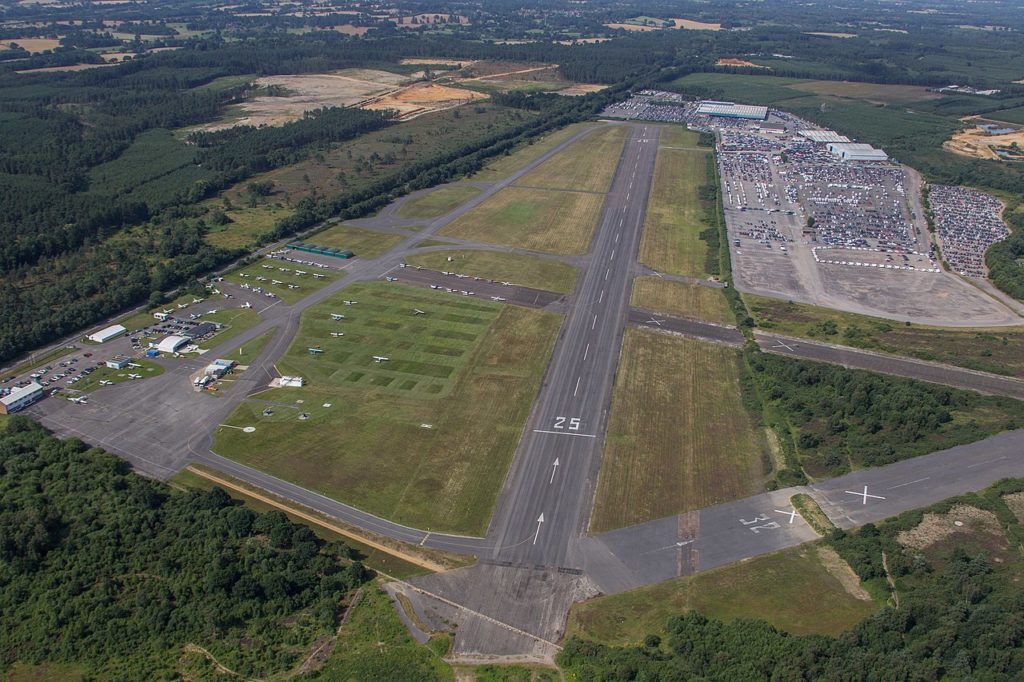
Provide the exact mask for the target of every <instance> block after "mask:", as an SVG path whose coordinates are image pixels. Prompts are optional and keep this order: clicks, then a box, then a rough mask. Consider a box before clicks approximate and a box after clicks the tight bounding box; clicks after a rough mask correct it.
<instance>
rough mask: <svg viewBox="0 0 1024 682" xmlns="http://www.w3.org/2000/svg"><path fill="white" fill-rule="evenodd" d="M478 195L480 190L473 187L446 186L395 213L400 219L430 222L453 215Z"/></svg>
mask: <svg viewBox="0 0 1024 682" xmlns="http://www.w3.org/2000/svg"><path fill="white" fill-rule="evenodd" d="M477 194H480V188H479V187H474V186H473V185H445V186H444V187H440V188H438V189H435V190H434V191H432V192H429V193H428V194H424V195H423V196H421V197H417V198H415V199H410V200H409V201H406V202H403V203H402V205H401V206H399V207H398V210H397V211H396V212H395V213H396V215H398V217H400V218H407V219H409V220H429V219H432V218H438V217H440V216H443V215H447V214H448V213H451V212H452V211H454V210H455V209H456V208H458V207H459V206H461V205H462V204H464V203H466V202H467V201H469V200H470V199H472V198H473V197H475V196H476V195H477Z"/></svg>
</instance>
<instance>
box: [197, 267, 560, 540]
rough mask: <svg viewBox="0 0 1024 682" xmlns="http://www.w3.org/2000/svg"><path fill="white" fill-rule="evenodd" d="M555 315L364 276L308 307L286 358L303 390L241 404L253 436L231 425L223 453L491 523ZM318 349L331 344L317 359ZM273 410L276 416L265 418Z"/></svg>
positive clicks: (380, 508) (433, 521)
mask: <svg viewBox="0 0 1024 682" xmlns="http://www.w3.org/2000/svg"><path fill="white" fill-rule="evenodd" d="M342 299H348V300H356V301H358V303H357V304H355V305H351V306H346V305H344V304H343V302H342ZM414 308H419V309H421V310H424V311H425V312H426V314H425V315H415V314H413V309H414ZM335 312H337V313H340V314H344V315H346V319H344V320H341V321H334V320H332V319H331V313H335ZM559 323H560V318H559V317H558V316H556V315H553V314H551V313H545V312H539V311H534V310H526V309H523V308H517V307H513V306H501V305H499V304H496V303H490V302H485V301H478V300H474V299H467V298H464V297H454V296H450V295H447V294H443V293H438V292H433V291H430V290H420V289H412V288H407V287H403V286H399V285H387V284H382V283H367V284H358V285H354V286H352V287H349V288H347V289H345V291H344V292H343V295H342V294H339V295H337V296H334V297H332V298H330V299H328V300H327V301H325V302H323V303H320V304H318V305H316V306H313V307H311V308H310V309H309V310H308V311H306V313H305V314H304V315H303V319H302V324H301V327H300V331H299V333H298V335H297V337H296V339H295V341H294V342H293V345H292V347H291V348H290V349H289V351H288V352H287V353H286V354H285V356H284V357H283V358H282V359H281V360H280V361H279V362H278V368H279V369H280V371H281V372H282V374H299V375H301V376H303V377H305V378H306V380H307V382H308V384H307V386H305V387H304V388H301V389H276V390H271V391H267V392H264V393H261V394H259V395H258V396H256V397H254V398H253V399H251V400H249V401H247V402H245V403H243V404H242V405H241V406H240V407H239V408H238V410H236V412H235V413H234V414H233V415H232V416H231V417H230V418H229V420H228V422H227V423H228V424H230V425H233V426H241V427H245V426H256V428H257V431H256V433H255V434H247V433H244V432H242V431H240V430H238V429H227V428H222V429H220V430H219V431H218V432H217V435H216V441H215V444H214V449H215V450H216V451H217V452H218V453H220V454H222V455H225V456H228V457H231V458H233V459H237V460H239V461H242V462H245V463H246V464H249V465H251V466H255V467H257V468H260V469H262V470H264V471H268V472H270V473H272V474H274V475H276V476H280V477H282V478H285V479H287V480H291V481H294V482H296V483H299V484H300V485H303V486H305V487H308V488H310V489H313V490H317V491H318V492H321V493H323V494H326V495H330V496H332V497H334V498H336V499H339V500H343V501H345V502H346V503H349V504H353V505H355V506H357V507H359V508H361V509H365V510H367V511H370V512H372V513H374V514H378V515H380V516H383V517H386V518H390V519H393V520H395V521H398V522H400V523H404V524H408V525H412V526H416V527H421V528H430V529H434V530H446V531H455V532H465V533H482V532H483V531H484V529H485V528H486V526H487V522H488V520H489V518H490V515H491V511H492V508H493V505H494V502H495V499H496V498H497V494H498V490H499V488H500V487H501V483H502V481H503V480H504V477H505V472H506V470H507V468H508V465H509V462H510V461H511V457H512V453H513V452H514V450H515V447H516V444H517V443H518V441H519V437H520V433H521V430H522V428H523V424H524V423H525V421H526V417H527V415H528V414H529V410H530V405H531V403H532V401H533V398H534V396H535V395H536V392H537V390H538V388H539V385H540V379H541V376H542V374H543V371H544V368H545V366H546V364H547V360H548V356H549V354H550V352H551V348H552V346H553V344H554V340H555V337H556V335H557V333H558V327H559ZM331 331H339V332H343V333H344V334H345V336H343V337H341V338H333V337H331V336H330V332H331ZM317 345H319V346H320V347H321V348H323V350H324V351H325V352H324V353H323V354H322V355H319V356H317V357H313V356H310V355H309V353H308V351H307V349H308V348H309V347H313V346H317ZM375 355H381V356H384V357H388V358H390V360H389V361H386V362H381V363H376V362H375V361H374V358H373V356H375ZM300 401H301V402H300ZM268 406H269V407H271V409H273V411H274V414H273V415H272V416H269V417H268V416H263V411H264V409H265V408H267V407H268ZM303 413H304V414H307V415H308V419H306V420H300V419H299V416H300V414H303ZM495 415H501V417H500V419H499V420H497V421H496V420H495Z"/></svg>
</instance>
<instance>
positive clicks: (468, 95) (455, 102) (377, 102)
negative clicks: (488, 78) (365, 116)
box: [360, 83, 487, 119]
mask: <svg viewBox="0 0 1024 682" xmlns="http://www.w3.org/2000/svg"><path fill="white" fill-rule="evenodd" d="M482 99H487V95H485V94H484V93H482V92H476V91H474V90H465V89H463V88H450V87H448V86H446V85H438V84H436V83H417V84H415V85H410V86H408V87H405V88H402V89H401V90H396V91H394V92H389V93H387V94H385V95H382V96H380V97H374V98H373V99H372V100H370V101H368V102H365V103H363V104H362V105H360V106H361V107H362V108H364V109H395V110H397V111H398V112H399V118H401V119H409V118H412V117H414V116H422V115H423V114H427V113H430V112H432V111H439V110H441V109H450V108H452V107H457V106H459V105H462V104H468V103H470V102H476V101H479V100H482Z"/></svg>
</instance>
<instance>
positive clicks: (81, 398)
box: [68, 395, 89, 405]
mask: <svg viewBox="0 0 1024 682" xmlns="http://www.w3.org/2000/svg"><path fill="white" fill-rule="evenodd" d="M88 399H89V396H87V395H83V396H79V397H77V398H68V400H70V401H71V402H73V403H74V404H75V405H85V402H86V401H87V400H88Z"/></svg>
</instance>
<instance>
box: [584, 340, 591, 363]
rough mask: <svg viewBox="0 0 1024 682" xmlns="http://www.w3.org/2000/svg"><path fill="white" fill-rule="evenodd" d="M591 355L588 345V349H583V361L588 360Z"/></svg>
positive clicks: (588, 345)
mask: <svg viewBox="0 0 1024 682" xmlns="http://www.w3.org/2000/svg"><path fill="white" fill-rule="evenodd" d="M589 354H590V344H589V343H588V344H587V347H586V348H584V349H583V359H584V360H586V359H587V355H589Z"/></svg>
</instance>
